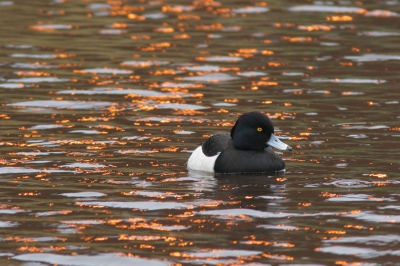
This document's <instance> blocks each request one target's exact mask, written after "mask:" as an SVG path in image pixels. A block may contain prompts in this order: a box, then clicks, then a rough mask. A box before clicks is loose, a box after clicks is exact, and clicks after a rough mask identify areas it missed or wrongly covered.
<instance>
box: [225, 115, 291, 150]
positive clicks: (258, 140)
mask: <svg viewBox="0 0 400 266" xmlns="http://www.w3.org/2000/svg"><path fill="white" fill-rule="evenodd" d="M231 138H232V140H233V145H234V146H235V148H236V149H240V150H263V149H265V148H266V147H268V146H273V147H275V148H277V149H281V150H292V148H291V147H290V146H288V145H287V144H285V143H283V142H281V141H280V140H279V139H278V138H277V137H276V136H275V135H274V125H273V124H272V121H271V119H269V117H268V116H266V115H264V114H262V113H260V112H250V113H246V114H243V115H241V116H240V117H239V119H238V120H237V121H236V123H235V125H234V126H233V128H232V129H231Z"/></svg>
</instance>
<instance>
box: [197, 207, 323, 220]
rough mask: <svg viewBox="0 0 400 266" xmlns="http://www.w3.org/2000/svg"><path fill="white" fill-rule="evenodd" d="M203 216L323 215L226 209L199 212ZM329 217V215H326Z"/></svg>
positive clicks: (266, 216)
mask: <svg viewBox="0 0 400 266" xmlns="http://www.w3.org/2000/svg"><path fill="white" fill-rule="evenodd" d="M199 214H201V215H212V216H217V217H220V218H223V219H230V218H231V217H239V218H245V217H247V218H248V217H256V218H288V217H308V216H310V217H312V216H319V215H321V213H316V214H301V213H285V212H267V211H258V210H252V209H226V210H210V211H202V212H199ZM324 215H329V213H327V212H326V213H324Z"/></svg>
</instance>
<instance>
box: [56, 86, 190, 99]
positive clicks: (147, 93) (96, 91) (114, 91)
mask: <svg viewBox="0 0 400 266" xmlns="http://www.w3.org/2000/svg"><path fill="white" fill-rule="evenodd" d="M57 94H71V95H75V94H82V95H103V94H104V95H127V94H132V95H137V96H140V97H170V96H172V95H178V93H173V94H172V93H163V92H158V91H152V90H137V89H121V88H113V87H108V88H93V89H90V90H62V91H58V92H57ZM179 95H180V96H186V95H187V94H183V93H180V94H179Z"/></svg>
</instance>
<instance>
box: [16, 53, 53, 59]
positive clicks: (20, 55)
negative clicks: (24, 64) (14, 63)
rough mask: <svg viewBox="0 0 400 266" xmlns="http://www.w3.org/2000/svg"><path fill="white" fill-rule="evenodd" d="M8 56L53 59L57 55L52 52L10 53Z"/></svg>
mask: <svg viewBox="0 0 400 266" xmlns="http://www.w3.org/2000/svg"><path fill="white" fill-rule="evenodd" d="M10 57H16V58H37V59H53V58H57V57H58V55H54V54H11V55H10Z"/></svg>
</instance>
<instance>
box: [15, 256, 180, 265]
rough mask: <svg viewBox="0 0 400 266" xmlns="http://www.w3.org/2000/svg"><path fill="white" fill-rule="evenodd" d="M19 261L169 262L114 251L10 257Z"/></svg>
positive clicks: (65, 262)
mask: <svg viewBox="0 0 400 266" xmlns="http://www.w3.org/2000/svg"><path fill="white" fill-rule="evenodd" d="M12 259H14V260H19V261H30V262H32V261H36V262H42V263H49V264H57V265H70V266H98V265H120V266H131V265H148V266H168V265H171V264H172V263H171V262H168V261H157V260H153V259H142V258H137V257H128V256H121V255H119V254H115V253H98V254H91V255H59V254H51V253H30V254H21V255H17V256H14V257H12Z"/></svg>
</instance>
